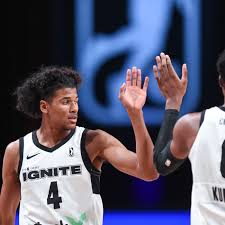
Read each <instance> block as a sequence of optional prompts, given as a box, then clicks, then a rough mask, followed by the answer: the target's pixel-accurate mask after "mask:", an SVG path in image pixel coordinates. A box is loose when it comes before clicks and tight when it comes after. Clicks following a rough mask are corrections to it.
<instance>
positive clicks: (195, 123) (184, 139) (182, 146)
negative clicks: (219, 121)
mask: <svg viewBox="0 0 225 225" xmlns="http://www.w3.org/2000/svg"><path fill="white" fill-rule="evenodd" d="M200 118H201V113H189V114H186V115H184V116H182V117H181V118H180V119H179V120H178V121H177V123H176V125H175V127H174V129H173V139H172V141H171V145H170V149H171V153H172V155H173V156H174V157H176V158H178V159H185V158H187V157H188V155H189V152H190V150H191V147H192V145H193V143H194V140H195V138H196V136H197V133H198V130H199V128H200ZM184 131H185V132H184Z"/></svg>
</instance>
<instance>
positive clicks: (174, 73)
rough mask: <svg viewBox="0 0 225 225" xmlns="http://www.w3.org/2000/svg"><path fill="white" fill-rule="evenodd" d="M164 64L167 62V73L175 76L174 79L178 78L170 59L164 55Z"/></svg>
mask: <svg viewBox="0 0 225 225" xmlns="http://www.w3.org/2000/svg"><path fill="white" fill-rule="evenodd" d="M166 62H167V68H168V72H169V74H170V76H175V77H177V78H179V77H178V75H177V73H176V71H175V69H174V67H173V64H172V62H171V59H170V57H169V56H168V55H166Z"/></svg>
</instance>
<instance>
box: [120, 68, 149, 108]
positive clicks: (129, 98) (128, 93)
mask: <svg viewBox="0 0 225 225" xmlns="http://www.w3.org/2000/svg"><path fill="white" fill-rule="evenodd" d="M148 83H149V78H148V77H145V80H144V84H143V87H142V79H141V70H140V69H137V68H136V67H133V68H132V70H131V69H128V70H127V74H126V83H123V84H122V86H121V87H120V92H119V99H120V101H121V102H122V104H123V106H124V107H125V108H126V110H127V111H128V112H134V111H140V110H141V109H142V108H143V106H144V104H145V101H146V96H147V88H148Z"/></svg>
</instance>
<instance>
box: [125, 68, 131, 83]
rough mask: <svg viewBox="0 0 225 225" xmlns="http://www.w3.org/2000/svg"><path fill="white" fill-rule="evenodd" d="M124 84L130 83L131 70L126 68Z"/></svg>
mask: <svg viewBox="0 0 225 225" xmlns="http://www.w3.org/2000/svg"><path fill="white" fill-rule="evenodd" d="M126 85H127V86H130V85H131V70H130V69H128V70H127V75H126Z"/></svg>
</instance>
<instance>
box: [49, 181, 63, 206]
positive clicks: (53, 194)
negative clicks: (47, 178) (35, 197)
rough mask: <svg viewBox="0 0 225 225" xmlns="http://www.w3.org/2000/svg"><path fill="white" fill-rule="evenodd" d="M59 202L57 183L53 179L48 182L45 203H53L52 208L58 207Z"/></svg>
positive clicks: (60, 199) (60, 201) (60, 200)
mask: <svg viewBox="0 0 225 225" xmlns="http://www.w3.org/2000/svg"><path fill="white" fill-rule="evenodd" d="M60 203H62V198H61V197H60V196H59V191H58V185H57V182H56V181H53V182H51V184H50V188H49V192H48V198H47V204H48V205H49V204H53V206H54V209H59V208H60Z"/></svg>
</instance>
